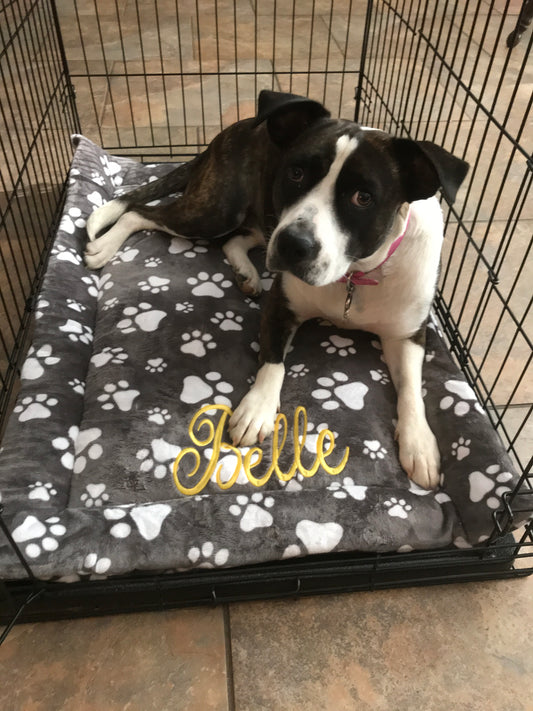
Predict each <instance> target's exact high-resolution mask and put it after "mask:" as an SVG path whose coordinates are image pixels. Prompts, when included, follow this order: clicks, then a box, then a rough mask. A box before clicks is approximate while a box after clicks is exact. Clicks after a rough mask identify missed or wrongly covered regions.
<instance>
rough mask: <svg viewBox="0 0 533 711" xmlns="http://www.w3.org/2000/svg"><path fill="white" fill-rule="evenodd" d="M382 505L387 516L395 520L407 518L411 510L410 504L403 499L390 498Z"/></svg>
mask: <svg viewBox="0 0 533 711" xmlns="http://www.w3.org/2000/svg"><path fill="white" fill-rule="evenodd" d="M384 505H385V506H386V507H387V513H388V514H389V516H394V517H396V518H407V517H408V516H409V511H412V509H413V507H412V506H411V504H408V503H407V502H406V500H405V499H396V498H394V496H391V498H390V499H389V500H388V501H385V502H384Z"/></svg>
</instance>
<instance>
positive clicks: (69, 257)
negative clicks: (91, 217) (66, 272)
mask: <svg viewBox="0 0 533 711" xmlns="http://www.w3.org/2000/svg"><path fill="white" fill-rule="evenodd" d="M72 210H75V211H77V212H79V213H80V215H81V210H79V209H78V208H72V209H71V211H72ZM77 222H80V223H83V224H82V227H85V220H77ZM60 229H61V227H60ZM70 234H73V232H71V233H70ZM50 254H51V255H52V256H54V257H55V258H56V259H57V260H58V261H60V262H70V263H71V264H74V265H76V266H78V265H79V264H81V263H82V258H81V255H80V254H79V253H78V252H76V250H75V249H74V248H73V247H65V246H64V245H62V244H58V245H56V246H55V247H54V248H53V249H52V251H51V252H50Z"/></svg>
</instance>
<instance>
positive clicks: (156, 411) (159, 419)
mask: <svg viewBox="0 0 533 711" xmlns="http://www.w3.org/2000/svg"><path fill="white" fill-rule="evenodd" d="M168 420H170V413H169V411H168V410H167V409H166V408H162V407H152V408H150V410H148V422H154V423H155V424H156V425H164V424H165V422H168Z"/></svg>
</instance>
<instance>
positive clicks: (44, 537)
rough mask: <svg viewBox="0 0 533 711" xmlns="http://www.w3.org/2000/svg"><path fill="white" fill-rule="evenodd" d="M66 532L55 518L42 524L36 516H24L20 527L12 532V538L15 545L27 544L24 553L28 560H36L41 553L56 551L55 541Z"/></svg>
mask: <svg viewBox="0 0 533 711" xmlns="http://www.w3.org/2000/svg"><path fill="white" fill-rule="evenodd" d="M66 532H67V529H66V528H65V526H63V524H62V523H61V522H60V519H59V518H58V517H57V516H51V517H50V518H47V519H45V520H44V522H43V521H40V520H39V519H38V518H37V517H36V516H26V518H25V519H24V521H23V522H22V523H21V524H20V526H17V527H16V528H15V530H14V531H13V532H12V536H13V540H14V541H15V543H27V545H26V546H25V547H24V553H25V554H26V555H27V556H28V558H38V557H39V556H40V555H41V553H42V552H43V551H47V552H51V551H55V550H57V549H58V547H59V543H58V540H57V539H58V538H59V537H60V536H64V535H65V533H66ZM35 539H37V540H35ZM28 541H31V542H30V543H28Z"/></svg>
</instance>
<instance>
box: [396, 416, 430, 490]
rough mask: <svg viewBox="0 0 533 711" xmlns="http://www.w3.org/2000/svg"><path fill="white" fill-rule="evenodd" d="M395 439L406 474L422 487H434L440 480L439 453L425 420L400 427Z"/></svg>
mask: <svg viewBox="0 0 533 711" xmlns="http://www.w3.org/2000/svg"><path fill="white" fill-rule="evenodd" d="M396 439H397V440H398V444H399V447H400V464H401V465H402V467H403V468H404V469H405V471H406V472H407V476H408V477H409V478H410V479H412V480H413V481H414V482H415V484H418V486H421V487H422V488H423V489H436V488H437V486H438V485H439V481H440V454H439V447H438V445H437V440H436V439H435V436H434V434H433V432H432V431H431V430H430V428H429V425H428V424H427V422H426V421H425V420H423V421H421V422H419V423H417V424H410V425H408V426H407V427H401V426H400V424H398V428H397V430H396Z"/></svg>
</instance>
